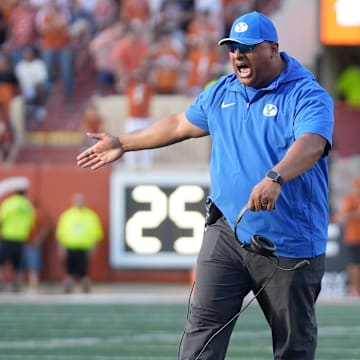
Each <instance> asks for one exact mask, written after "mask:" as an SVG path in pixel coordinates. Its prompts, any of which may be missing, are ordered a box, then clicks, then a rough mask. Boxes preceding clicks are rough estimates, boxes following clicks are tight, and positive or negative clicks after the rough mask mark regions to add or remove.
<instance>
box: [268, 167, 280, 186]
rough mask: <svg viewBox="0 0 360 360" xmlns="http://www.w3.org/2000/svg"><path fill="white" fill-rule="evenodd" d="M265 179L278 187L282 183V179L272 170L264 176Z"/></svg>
mask: <svg viewBox="0 0 360 360" xmlns="http://www.w3.org/2000/svg"><path fill="white" fill-rule="evenodd" d="M266 177H267V178H269V179H271V180H272V181H274V182H277V183H279V184H280V185H282V184H283V183H284V181H283V179H282V178H281V175H280V174H279V173H278V172H276V171H274V170H269V171H268V173H267V174H266Z"/></svg>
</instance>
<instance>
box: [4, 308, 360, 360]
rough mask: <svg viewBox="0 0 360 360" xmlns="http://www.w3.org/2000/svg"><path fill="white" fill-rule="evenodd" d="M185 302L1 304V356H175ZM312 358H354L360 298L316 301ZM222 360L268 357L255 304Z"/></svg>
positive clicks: (82, 359)
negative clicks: (315, 340)
mask: <svg viewBox="0 0 360 360" xmlns="http://www.w3.org/2000/svg"><path fill="white" fill-rule="evenodd" d="M185 316H186V304H185V303H184V304H142V303H133V304H124V303H121V304H115V303H86V302H84V303H52V304H50V303H21V302H20V303H8V302H2V303H1V304H0V324H1V337H0V359H1V360H115V359H116V360H176V358H177V349H178V343H179V340H180V337H181V334H182V330H183V325H184V318H185ZM318 323H319V346H318V351H317V356H316V359H317V360H331V359H337V360H359V359H360V303H348V304H345V303H336V304H330V303H322V304H319V305H318ZM227 359H228V360H235V359H246V360H266V359H272V353H271V338H270V332H269V329H268V327H267V325H266V324H265V322H264V319H263V316H262V314H261V313H260V311H259V308H258V306H257V305H256V304H253V305H251V306H250V307H249V308H248V309H247V310H246V311H245V312H244V313H243V314H242V315H241V318H240V320H239V321H238V323H237V325H236V328H235V331H234V333H233V336H232V339H231V343H230V347H229V351H228V356H227Z"/></svg>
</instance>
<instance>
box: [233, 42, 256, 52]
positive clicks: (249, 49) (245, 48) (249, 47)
mask: <svg viewBox="0 0 360 360" xmlns="http://www.w3.org/2000/svg"><path fill="white" fill-rule="evenodd" d="M258 45H259V44H255V45H246V44H238V43H230V44H228V45H227V46H228V49H229V51H230V52H232V53H234V52H235V51H236V50H239V51H240V52H241V53H249V52H253V51H255V48H256V47H257V46H258Z"/></svg>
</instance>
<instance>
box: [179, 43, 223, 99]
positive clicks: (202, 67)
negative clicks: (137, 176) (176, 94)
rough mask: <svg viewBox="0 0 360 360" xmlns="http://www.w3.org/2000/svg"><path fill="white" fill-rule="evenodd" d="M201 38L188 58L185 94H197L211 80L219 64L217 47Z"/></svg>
mask: <svg viewBox="0 0 360 360" xmlns="http://www.w3.org/2000/svg"><path fill="white" fill-rule="evenodd" d="M203 40H204V39H199V42H198V44H197V45H196V46H195V44H194V45H193V46H192V48H191V49H190V51H189V54H188V56H187V58H186V68H187V69H186V70H187V76H186V83H185V94H187V95H189V96H196V95H197V94H198V93H199V92H200V91H201V90H202V89H203V88H204V86H205V84H206V83H207V82H208V81H209V80H210V77H211V76H212V74H213V69H214V68H215V67H217V66H218V65H219V57H218V53H217V51H216V49H214V48H213V47H212V46H209V43H208V42H206V41H203Z"/></svg>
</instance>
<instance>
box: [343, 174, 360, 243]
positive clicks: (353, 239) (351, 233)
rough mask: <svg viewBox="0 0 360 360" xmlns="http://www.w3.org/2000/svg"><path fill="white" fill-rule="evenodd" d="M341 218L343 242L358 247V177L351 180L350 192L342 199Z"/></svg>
mask: <svg viewBox="0 0 360 360" xmlns="http://www.w3.org/2000/svg"><path fill="white" fill-rule="evenodd" d="M341 216H342V219H343V223H344V239H345V242H346V243H347V244H348V245H360V177H359V178H356V179H354V180H353V189H352V191H351V192H349V193H348V194H347V195H345V197H344V198H343V201H342V204H341Z"/></svg>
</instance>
